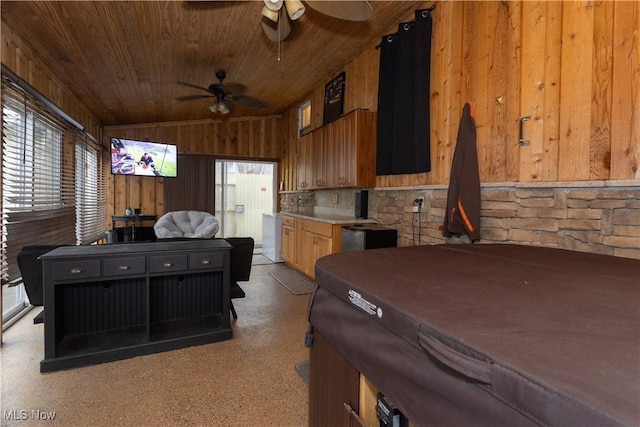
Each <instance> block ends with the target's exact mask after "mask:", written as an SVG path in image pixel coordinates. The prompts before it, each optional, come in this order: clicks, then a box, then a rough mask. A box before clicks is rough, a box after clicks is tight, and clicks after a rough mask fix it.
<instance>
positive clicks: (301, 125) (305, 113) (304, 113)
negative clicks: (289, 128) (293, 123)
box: [298, 100, 311, 138]
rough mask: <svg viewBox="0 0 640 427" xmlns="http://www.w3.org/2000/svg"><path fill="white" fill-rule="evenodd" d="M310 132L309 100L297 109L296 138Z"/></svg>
mask: <svg viewBox="0 0 640 427" xmlns="http://www.w3.org/2000/svg"><path fill="white" fill-rule="evenodd" d="M310 130H311V100H308V101H306V102H305V103H304V104H302V105H301V106H299V107H298V138H299V137H301V136H302V135H304V134H306V133H308V132H309V131H310Z"/></svg>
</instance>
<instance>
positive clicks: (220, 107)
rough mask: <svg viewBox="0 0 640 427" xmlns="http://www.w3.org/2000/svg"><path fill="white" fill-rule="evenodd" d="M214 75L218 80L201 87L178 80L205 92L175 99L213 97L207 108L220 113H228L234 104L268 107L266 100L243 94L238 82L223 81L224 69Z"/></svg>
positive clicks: (242, 88) (243, 90) (224, 76)
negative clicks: (212, 101) (213, 99)
mask: <svg viewBox="0 0 640 427" xmlns="http://www.w3.org/2000/svg"><path fill="white" fill-rule="evenodd" d="M216 77H217V78H218V80H219V81H220V82H219V83H212V84H210V85H209V87H202V86H198V85H195V84H192V83H187V82H179V83H180V84H183V85H185V86H189V87H192V88H195V89H200V90H204V91H205V92H207V94H206V95H205V94H200V95H187V96H181V97H179V98H176V99H177V100H178V101H190V100H193V99H202V98H215V102H214V103H213V104H212V105H211V106H209V110H211V112H213V113H220V114H229V113H230V112H231V111H232V110H233V107H234V104H239V105H243V106H245V107H249V108H261V109H264V108H269V104H267V103H266V102H264V101H262V100H260V99H258V98H254V97H252V96H248V95H244V92H245V91H246V90H247V88H246V86H245V85H243V84H240V83H224V79H225V78H226V77H227V73H226V72H225V71H224V70H218V71H217V72H216Z"/></svg>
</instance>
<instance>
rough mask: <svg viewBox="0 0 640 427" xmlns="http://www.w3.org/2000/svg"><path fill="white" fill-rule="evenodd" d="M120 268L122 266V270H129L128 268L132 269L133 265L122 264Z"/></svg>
mask: <svg viewBox="0 0 640 427" xmlns="http://www.w3.org/2000/svg"><path fill="white" fill-rule="evenodd" d="M119 268H120V270H123V271H127V270H130V269H131V267H130V266H128V265H126V264H125V265H121V266H120V267H119Z"/></svg>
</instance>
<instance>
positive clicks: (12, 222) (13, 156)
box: [0, 66, 106, 322]
mask: <svg viewBox="0 0 640 427" xmlns="http://www.w3.org/2000/svg"><path fill="white" fill-rule="evenodd" d="M65 116H66V115H65V114H64V113H63V112H61V111H60V110H58V109H57V107H55V105H53V104H52V103H51V102H49V101H48V100H46V99H45V98H43V97H42V95H40V94H39V93H37V92H35V91H33V89H31V88H29V87H27V86H26V84H25V83H24V82H22V83H21V84H20V86H19V85H17V84H15V83H13V82H12V80H11V78H10V77H8V76H5V69H4V66H3V72H2V173H1V174H0V177H1V182H0V188H1V191H2V193H1V197H0V200H1V203H2V205H1V211H2V225H1V228H2V236H1V238H2V240H1V244H2V246H1V248H2V250H1V258H0V278H1V279H2V284H3V285H6V284H8V283H10V284H18V285H17V286H3V287H2V295H3V307H2V318H3V322H6V321H7V320H8V319H9V318H10V317H11V316H13V315H15V314H17V313H18V312H19V311H20V310H21V309H22V308H24V307H25V306H26V305H27V301H26V297H25V293H24V287H23V286H22V285H21V284H20V283H21V273H20V269H19V268H18V263H17V255H18V253H19V252H20V250H21V249H22V248H23V247H24V246H31V245H50V244H70V245H73V244H75V243H83V244H86V243H92V242H95V240H97V238H99V237H102V235H103V233H104V230H105V221H104V218H105V209H106V197H105V191H104V188H105V181H104V176H105V174H104V171H103V166H102V165H104V164H106V162H105V161H104V159H103V157H104V156H105V155H106V154H105V155H103V151H102V149H101V147H100V146H99V145H98V144H97V143H95V144H94V142H95V141H93V140H92V141H88V139H89V138H90V136H89V135H86V134H84V132H83V131H82V129H81V128H80V127H79V125H77V124H75V123H72V119H70V118H66V117H65ZM67 117H68V116H67ZM76 191H77V193H76Z"/></svg>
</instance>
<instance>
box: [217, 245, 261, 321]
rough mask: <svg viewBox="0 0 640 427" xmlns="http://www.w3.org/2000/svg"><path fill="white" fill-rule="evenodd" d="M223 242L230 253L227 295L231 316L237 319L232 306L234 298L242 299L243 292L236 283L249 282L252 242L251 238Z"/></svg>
mask: <svg viewBox="0 0 640 427" xmlns="http://www.w3.org/2000/svg"><path fill="white" fill-rule="evenodd" d="M224 240H226V241H227V243H229V244H230V245H231V251H230V255H229V257H230V270H231V271H230V280H229V293H230V296H231V300H232V301H231V304H230V305H229V306H230V308H231V315H232V316H233V318H234V319H238V314H237V313H236V309H235V307H234V306H233V299H234V298H244V297H245V293H244V290H243V289H242V288H241V287H240V285H238V282H245V281H247V280H249V276H250V274H251V261H252V260H253V246H254V241H253V238H252V237H228V238H225V239H224Z"/></svg>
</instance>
